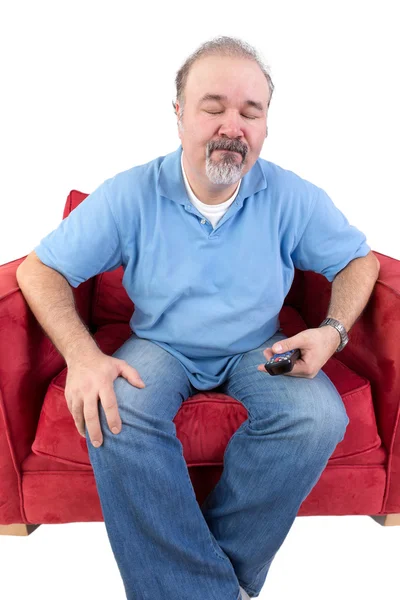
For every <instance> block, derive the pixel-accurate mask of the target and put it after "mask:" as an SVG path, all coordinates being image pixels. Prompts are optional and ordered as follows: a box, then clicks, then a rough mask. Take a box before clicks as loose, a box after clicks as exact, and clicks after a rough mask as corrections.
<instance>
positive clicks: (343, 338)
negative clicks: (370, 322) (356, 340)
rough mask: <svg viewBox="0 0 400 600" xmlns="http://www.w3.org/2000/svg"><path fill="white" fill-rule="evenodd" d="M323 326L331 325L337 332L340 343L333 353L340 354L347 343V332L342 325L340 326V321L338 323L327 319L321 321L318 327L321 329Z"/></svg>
mask: <svg viewBox="0 0 400 600" xmlns="http://www.w3.org/2000/svg"><path fill="white" fill-rule="evenodd" d="M324 325H331V326H332V327H334V328H335V329H336V330H337V331H338V332H339V334H340V340H341V342H340V344H339V346H338V347H337V348H336V350H335V352H340V351H341V350H343V348H344V347H345V345H346V344H347V342H348V341H349V336H348V335H347V331H346V329H345V328H344V325H342V323H341V322H340V321H338V320H337V319H333V318H332V317H328V318H327V319H324V320H323V321H322V323H321V325H319V327H323V326H324Z"/></svg>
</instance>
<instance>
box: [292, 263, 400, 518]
mask: <svg viewBox="0 0 400 600" xmlns="http://www.w3.org/2000/svg"><path fill="white" fill-rule="evenodd" d="M374 254H375V256H376V257H377V259H378V260H379V263H380V272H379V277H378V279H377V281H376V283H375V286H374V289H373V291H372V293H371V296H370V298H369V300H368V303H367V305H366V307H365V308H364V310H363V312H362V313H361V315H360V316H359V318H358V319H357V321H356V322H355V323H354V325H353V327H352V328H351V330H350V332H349V342H348V344H347V345H346V346H345V348H344V349H343V350H342V351H341V352H338V353H337V354H335V358H337V359H338V360H340V361H342V362H343V363H344V364H345V365H347V366H348V367H349V368H350V369H352V370H353V371H355V372H356V373H358V374H359V375H362V376H363V377H365V378H366V379H368V380H369V381H370V383H371V391H372V399H373V402H374V409H375V417H376V423H377V427H378V432H379V435H380V437H381V440H382V442H383V444H384V445H385V447H386V450H387V452H388V465H387V488H386V497H385V505H384V507H383V510H384V512H386V513H388V514H389V513H391V512H399V507H400V344H399V340H400V261H399V260H396V259H395V258H392V257H390V256H386V255H385V254H381V253H380V252H375V251H374ZM331 287H332V284H331V283H330V282H329V281H328V280H327V279H326V278H325V277H323V276H322V275H320V274H318V273H313V272H311V271H307V272H305V284H304V295H303V303H302V308H301V316H302V317H303V319H304V321H305V322H306V323H307V326H308V327H318V326H319V324H320V323H321V322H322V321H323V319H324V318H325V317H326V315H327V311H328V307H329V301H330V296H331Z"/></svg>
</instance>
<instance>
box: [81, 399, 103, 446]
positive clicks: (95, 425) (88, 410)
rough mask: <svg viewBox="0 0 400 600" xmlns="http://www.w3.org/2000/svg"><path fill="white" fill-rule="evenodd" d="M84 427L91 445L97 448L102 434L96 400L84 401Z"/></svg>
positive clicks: (101, 441) (100, 442) (101, 440)
mask: <svg viewBox="0 0 400 600" xmlns="http://www.w3.org/2000/svg"><path fill="white" fill-rule="evenodd" d="M83 414H84V417H85V423H86V427H87V430H88V433H89V438H90V441H91V443H92V444H93V446H94V447H95V448H98V447H99V446H101V444H102V443H103V433H102V431H101V427H100V418H99V407H98V398H97V394H96V400H94V399H91V400H86V402H85V404H84V407H83Z"/></svg>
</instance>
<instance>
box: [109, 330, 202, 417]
mask: <svg viewBox="0 0 400 600" xmlns="http://www.w3.org/2000/svg"><path fill="white" fill-rule="evenodd" d="M112 356H113V357H115V358H120V359H123V360H125V361H126V362H127V363H128V364H129V365H131V366H132V367H134V368H135V369H136V370H137V372H138V373H139V375H140V377H141V378H142V379H143V381H144V383H145V384H146V387H144V388H137V387H135V386H134V385H132V384H131V383H129V381H128V380H127V379H125V378H124V377H122V376H119V377H117V378H116V379H115V381H114V391H115V395H116V398H117V402H118V408H119V411H120V415H121V419H122V422H124V421H129V419H131V418H134V416H135V414H136V415H138V414H139V412H140V413H144V414H146V415H149V416H151V417H154V418H155V419H159V420H161V421H172V420H173V419H174V417H175V415H176V413H177V412H178V410H179V408H180V406H181V404H182V402H184V401H185V400H186V399H187V398H189V397H190V396H191V395H192V394H193V387H192V385H191V383H190V380H189V379H188V377H187V375H186V373H185V370H184V368H183V367H182V365H181V363H180V362H179V360H178V359H177V358H175V357H174V356H173V355H172V354H170V353H169V352H167V351H166V350H164V348H161V346H158V345H157V344H155V343H154V342H152V341H151V340H147V339H143V338H139V337H138V336H137V335H136V334H135V333H132V335H131V336H130V337H129V338H128V339H127V340H126V341H125V342H124V343H123V344H122V346H120V347H119V348H118V349H117V350H116V351H115V352H114V353H113V355H112Z"/></svg>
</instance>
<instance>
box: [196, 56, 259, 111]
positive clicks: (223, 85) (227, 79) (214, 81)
mask: <svg viewBox="0 0 400 600" xmlns="http://www.w3.org/2000/svg"><path fill="white" fill-rule="evenodd" d="M185 91H186V98H187V100H192V101H195V102H199V101H200V99H201V98H203V97H204V96H205V95H206V94H220V95H226V96H227V97H228V100H229V99H231V98H232V99H237V98H238V97H240V98H241V97H243V98H244V96H246V98H253V99H254V100H255V101H259V102H262V103H263V105H264V107H265V108H266V106H267V102H268V99H269V87H268V82H267V79H266V77H265V75H264V73H263V72H262V71H261V69H260V67H259V66H258V64H257V63H256V62H255V61H253V60H249V59H244V58H237V57H227V56H207V57H203V58H201V59H199V60H197V61H196V62H195V63H194V64H193V65H192V67H191V69H190V71H189V75H188V78H187V82H186V90H185Z"/></svg>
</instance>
